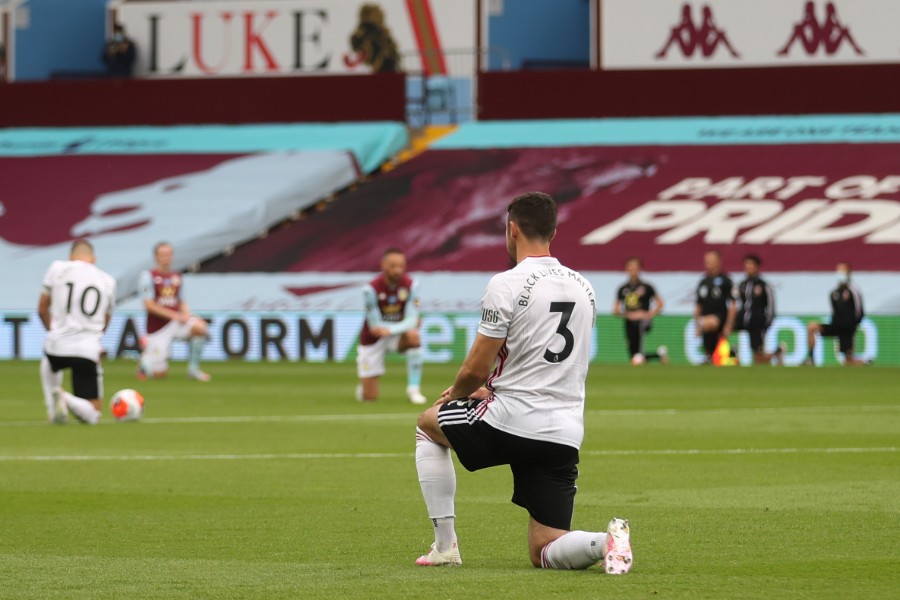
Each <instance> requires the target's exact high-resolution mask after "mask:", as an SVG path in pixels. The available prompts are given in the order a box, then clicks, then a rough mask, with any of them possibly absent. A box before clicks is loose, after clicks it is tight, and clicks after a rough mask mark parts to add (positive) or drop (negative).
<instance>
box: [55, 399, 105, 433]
mask: <svg viewBox="0 0 900 600" xmlns="http://www.w3.org/2000/svg"><path fill="white" fill-rule="evenodd" d="M62 395H63V398H65V399H66V406H68V407H69V411H70V412H71V413H73V414H74V415H75V416H76V417H78V418H79V419H81V420H82V421H84V422H85V423H87V424H88V425H96V424H97V423H99V422H100V411H99V410H97V409H96V408H94V405H93V404H92V403H91V402H90V401H88V400H85V399H84V398H79V397H78V396H74V395H72V394H70V393H69V392H63V393H62Z"/></svg>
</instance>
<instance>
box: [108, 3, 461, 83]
mask: <svg viewBox="0 0 900 600" xmlns="http://www.w3.org/2000/svg"><path fill="white" fill-rule="evenodd" d="M364 4H365V0H344V1H341V2H328V1H323V0H254V1H252V2H251V1H245V2H235V1H233V0H229V1H225V0H220V1H195V2H165V3H163V2H126V3H122V4H121V5H120V6H117V8H116V10H117V19H118V21H119V22H121V23H122V24H123V25H124V26H125V28H126V31H128V35H129V36H130V37H131V38H133V39H134V41H135V45H136V46H137V48H138V58H137V65H136V72H137V74H138V75H139V76H162V77H209V76H222V75H228V76H248V75H307V74H354V73H357V74H363V73H368V72H370V71H371V67H369V66H368V65H366V63H365V57H362V56H360V55H358V54H357V53H356V52H355V51H354V50H353V48H352V47H351V42H350V38H351V36H352V35H353V34H354V32H355V31H356V29H357V27H358V26H359V25H360V8H361V7H362V6H363V5H364ZM378 7H379V8H380V9H381V10H382V12H383V15H384V24H385V26H386V28H387V30H388V31H389V32H390V33H389V35H391V36H392V37H393V40H394V42H395V44H396V45H397V48H398V50H399V51H400V52H401V54H404V55H405V56H404V64H403V67H404V68H405V69H406V70H410V71H420V70H422V65H421V62H420V61H419V59H418V58H417V57H415V56H413V55H415V54H416V51H421V52H427V53H430V55H431V56H434V54H435V53H436V52H441V51H442V49H443V48H449V49H459V48H469V47H471V46H472V40H473V39H474V38H475V31H476V17H477V14H476V13H477V11H476V3H475V1H474V0H469V1H465V2H461V1H460V0H431V2H429V3H428V4H427V5H426V10H425V12H426V13H428V14H420V12H418V11H416V12H415V14H411V13H410V11H411V9H410V8H409V7H408V6H407V2H405V1H404V0H381V1H380V2H378ZM430 28H433V29H434V30H433V31H430V30H428V29H430ZM423 40H426V41H423ZM427 40H432V41H433V42H434V43H438V41H439V43H440V44H441V45H442V46H437V47H424V48H423V47H422V46H421V44H426V43H431V42H427ZM463 62H464V63H465V65H468V66H465V65H462V64H457V61H449V63H448V64H447V68H448V71H449V74H450V75H454V76H468V77H471V76H472V75H473V73H474V62H472V61H463Z"/></svg>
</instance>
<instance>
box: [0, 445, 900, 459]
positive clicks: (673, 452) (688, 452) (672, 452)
mask: <svg viewBox="0 0 900 600" xmlns="http://www.w3.org/2000/svg"><path fill="white" fill-rule="evenodd" d="M888 452H900V448H897V447H894V446H890V447H880V448H878V447H876V448H718V449H716V448H708V449H700V448H688V449H669V450H586V451H582V454H585V455H588V456H694V455H718V454H726V455H729V454H730V455H734V454H869V453H873V454H874V453H888ZM413 456H415V454H414V453H412V452H365V453H330V454H329V453H302V454H292V453H287V454H135V455H132V456H128V455H121V454H99V455H89V454H75V455H56V456H54V455H21V456H15V455H6V456H2V455H0V462H89V461H106V462H121V461H132V460H135V461H175V460H222V461H228V460H321V459H332V458H334V459H347V458H351V459H358V458H412V457H413Z"/></svg>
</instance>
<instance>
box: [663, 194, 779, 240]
mask: <svg viewBox="0 0 900 600" xmlns="http://www.w3.org/2000/svg"><path fill="white" fill-rule="evenodd" d="M780 212H781V203H780V202H778V201H777V200H726V201H725V202H720V203H718V204H716V205H715V206H713V207H712V208H710V209H709V210H707V211H706V212H705V213H704V214H703V216H701V217H699V218H697V219H693V220H691V221H690V222H688V223H685V224H683V225H679V226H678V227H675V228H674V229H672V230H671V231H669V232H668V233H665V234H663V235H661V236H659V237H658V238H656V243H657V244H680V243H682V242H684V241H686V240H689V239H691V238H692V237H694V236H695V235H698V234H700V233H702V232H704V231H705V232H707V233H706V235H705V236H704V238H703V241H704V242H707V243H709V244H729V243H731V242H733V241H734V239H735V238H736V237H737V234H738V231H739V230H741V229H743V228H746V227H750V226H752V225H758V224H759V223H762V222H763V221H766V220H767V219H769V218H771V217H772V216H774V215H776V214H778V213H780Z"/></svg>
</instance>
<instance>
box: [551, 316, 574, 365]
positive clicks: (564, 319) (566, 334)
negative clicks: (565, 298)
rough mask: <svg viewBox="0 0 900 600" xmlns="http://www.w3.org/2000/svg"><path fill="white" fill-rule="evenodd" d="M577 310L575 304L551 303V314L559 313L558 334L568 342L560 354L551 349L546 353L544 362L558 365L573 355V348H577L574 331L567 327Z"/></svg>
mask: <svg viewBox="0 0 900 600" xmlns="http://www.w3.org/2000/svg"><path fill="white" fill-rule="evenodd" d="M573 310H575V303H574V302H551V303H550V312H552V313H555V312H558V313H559V327H557V328H556V333H558V334H559V335H561V336H562V337H563V339H564V340H565V341H566V345H565V346H563V349H562V350H560V351H559V352H551V350H550V349H549V348H547V350H545V351H544V360H546V361H547V362H552V363H558V362H562V361H564V360H566V359H567V358H569V355H570V354H572V348H574V347H575V336H574V335H572V331H571V330H570V329H569V328H568V327H567V325H568V324H569V319H571V318H572V311H573Z"/></svg>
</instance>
